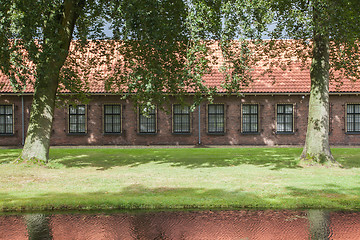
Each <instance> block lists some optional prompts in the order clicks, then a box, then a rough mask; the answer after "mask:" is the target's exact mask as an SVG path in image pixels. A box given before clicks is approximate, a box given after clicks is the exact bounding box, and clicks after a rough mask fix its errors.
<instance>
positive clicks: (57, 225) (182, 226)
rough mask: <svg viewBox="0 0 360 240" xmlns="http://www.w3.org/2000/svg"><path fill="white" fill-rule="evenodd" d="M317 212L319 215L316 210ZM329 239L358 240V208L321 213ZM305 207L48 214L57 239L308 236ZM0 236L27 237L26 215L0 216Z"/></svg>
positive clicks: (19, 239) (15, 239) (295, 238)
mask: <svg viewBox="0 0 360 240" xmlns="http://www.w3.org/2000/svg"><path fill="white" fill-rule="evenodd" d="M320 215H321V214H320ZM324 216H326V217H327V218H326V219H327V220H328V223H329V224H330V227H329V228H327V230H326V231H329V229H330V233H329V234H331V239H358V236H360V213H347V212H345V213H343V212H333V213H329V214H324ZM310 218H312V217H311V216H309V214H308V213H307V212H305V211H301V212H295V211H279V212H275V211H215V212H212V211H201V212H160V213H135V214H110V215H105V214H99V215H86V214H84V215H71V214H65V215H51V216H49V218H48V219H49V225H48V226H49V228H50V232H51V234H52V236H53V239H55V240H57V239H59V240H69V239H76V240H92V239H93V240H102V239H104V240H105V239H106V240H110V239H287V240H288V239H292V240H298V239H309V235H310V234H311V230H310V229H309V226H310V225H311V222H312V224H313V225H314V224H315V223H320V225H321V220H320V221H318V220H319V219H318V220H316V221H315V220H313V219H310ZM317 226H319V225H317ZM0 239H1V240H10V239H11V240H22V239H24V240H25V239H28V232H27V229H26V218H24V217H22V216H1V217H0Z"/></svg>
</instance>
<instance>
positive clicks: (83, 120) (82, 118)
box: [78, 115, 85, 124]
mask: <svg viewBox="0 0 360 240" xmlns="http://www.w3.org/2000/svg"><path fill="white" fill-rule="evenodd" d="M78 123H81V124H84V123H85V116H84V115H78Z"/></svg>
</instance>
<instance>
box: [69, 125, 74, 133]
mask: <svg viewBox="0 0 360 240" xmlns="http://www.w3.org/2000/svg"><path fill="white" fill-rule="evenodd" d="M69 132H76V124H70V127H69Z"/></svg>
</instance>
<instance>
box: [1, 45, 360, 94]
mask: <svg viewBox="0 0 360 240" xmlns="http://www.w3.org/2000/svg"><path fill="white" fill-rule="evenodd" d="M92 54H93V53H89V55H92ZM215 54H216V55H219V52H215ZM222 61H223V60H222V58H221V57H219V58H218V61H217V62H216V64H215V65H213V66H212V68H213V70H212V73H211V74H206V75H205V76H204V77H203V79H204V81H205V84H206V85H207V86H211V87H218V88H219V92H224V90H223V89H222V88H221V84H222V83H223V81H224V75H223V74H222V73H220V72H219V70H218V67H219V66H221V64H222ZM262 63H264V61H263V62H262ZM262 63H258V64H256V65H255V66H254V67H253V69H252V71H251V76H252V79H253V81H252V82H250V83H249V86H246V87H244V88H243V89H242V90H241V91H242V92H243V93H308V92H309V91H310V70H309V69H304V68H302V66H301V63H300V62H298V61H296V59H295V58H294V61H293V62H291V63H290V65H289V66H288V67H287V69H286V70H282V69H281V68H280V67H274V68H272V73H271V74H264V71H266V70H267V68H268V67H267V66H263V64H262ZM96 72H97V73H100V74H101V76H103V77H106V76H107V75H110V74H111V73H110V72H109V71H108V70H107V68H106V66H104V65H102V66H97V67H95V68H93V69H91V73H94V74H95V73H96ZM62 92H66V91H62ZM89 92H90V93H107V92H106V90H105V84H104V81H102V80H99V79H91V78H89ZM330 92H339V93H340V92H344V93H346V92H347V93H351V92H360V81H357V82H353V81H351V80H349V79H342V84H341V86H339V84H337V83H336V82H334V81H332V82H331V83H330ZM0 93H14V91H13V88H12V86H11V84H10V82H9V80H8V78H7V77H6V76H5V75H3V74H2V73H1V71H0ZM25 93H33V87H32V86H30V85H29V86H28V87H27V88H26V90H25Z"/></svg>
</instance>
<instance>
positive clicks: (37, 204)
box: [0, 148, 360, 212]
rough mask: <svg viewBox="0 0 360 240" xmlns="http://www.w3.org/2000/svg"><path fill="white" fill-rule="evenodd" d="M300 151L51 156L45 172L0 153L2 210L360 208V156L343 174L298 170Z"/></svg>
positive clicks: (350, 156) (347, 154) (56, 152)
mask: <svg viewBox="0 0 360 240" xmlns="http://www.w3.org/2000/svg"><path fill="white" fill-rule="evenodd" d="M301 151H302V149H300V148H171V149H110V148H106V149H59V148H57V149H51V151H50V158H51V159H50V162H49V164H48V166H47V167H41V166H29V165H24V164H12V163H10V161H12V160H13V159H14V158H16V157H17V156H18V155H19V153H20V149H11V150H9V149H0V211H3V212H4V211H34V210H67V209H154V208H157V209H159V208H161V209H164V208H166V209H169V208H179V209H181V208H203V209H214V208H260V209H262V208H269V209H299V208H325V209H337V210H340V209H341V210H359V209H360V149H356V148H347V149H340V148H334V149H333V153H334V156H335V158H336V159H337V160H338V161H339V162H340V163H341V164H342V165H343V166H344V168H325V167H309V168H301V167H299V166H297V161H298V157H299V156H300V153H301Z"/></svg>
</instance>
